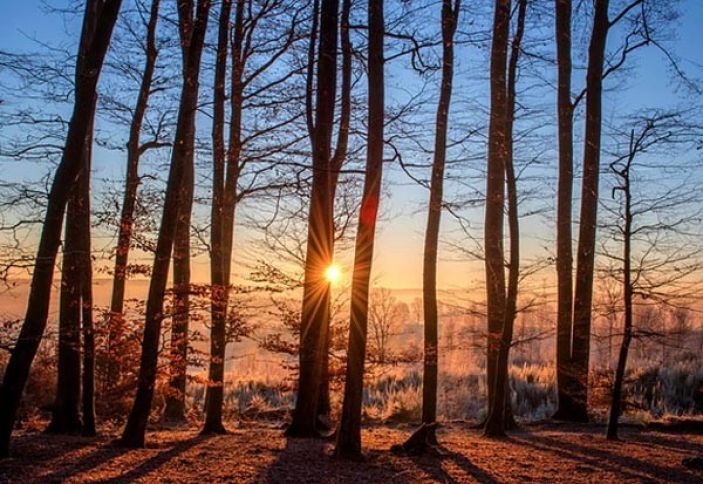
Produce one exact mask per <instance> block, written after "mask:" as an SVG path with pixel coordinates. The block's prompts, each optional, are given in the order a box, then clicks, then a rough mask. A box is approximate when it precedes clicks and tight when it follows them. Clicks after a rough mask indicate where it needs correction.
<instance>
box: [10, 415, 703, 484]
mask: <svg viewBox="0 0 703 484" xmlns="http://www.w3.org/2000/svg"><path fill="white" fill-rule="evenodd" d="M411 430H412V429H411V428H409V427H402V428H399V427H386V426H376V427H370V428H367V429H366V430H364V432H363V446H364V449H365V451H366V454H365V460H364V461H363V462H346V461H339V460H336V459H334V458H333V457H332V456H331V453H332V448H333V444H332V443H331V442H323V441H315V440H300V439H286V438H285V437H284V436H283V434H282V432H281V430H280V429H275V428H271V427H266V426H263V425H261V424H247V425H245V426H241V427H239V428H237V429H234V430H233V432H232V433H231V434H229V435H220V436H211V437H204V436H200V435H198V433H197V431H196V430H177V431H174V430H172V431H163V430H162V431H153V432H149V433H148V434H147V439H148V443H147V447H146V448H145V449H140V450H125V449H121V448H119V447H116V446H114V445H113V443H112V442H113V439H114V437H115V436H114V435H110V434H103V435H102V436H100V437H97V438H86V437H61V436H53V435H45V434H41V433H22V432H18V433H17V434H16V436H15V438H14V440H13V451H12V455H13V457H11V458H9V459H5V460H2V461H0V481H1V482H57V481H69V482H70V481H73V482H77V481H91V480H95V481H102V482H104V481H115V482H131V481H141V482H149V481H161V482H182V481H191V482H193V481H195V482H217V481H230V482H306V483H307V482H376V483H378V482H421V481H422V482H428V481H438V482H528V481H539V482H544V481H550V482H570V483H573V482H599V483H603V482H623V481H627V482H672V481H673V482H702V481H703V472H701V471H694V470H690V469H688V468H686V467H685V466H684V465H683V464H682V460H683V459H684V458H687V457H700V456H703V435H701V434H700V432H698V433H695V434H694V433H692V430H693V429H687V428H686V427H685V426H684V427H683V428H678V429H666V428H665V429H657V430H652V429H650V430H647V429H641V428H634V427H628V428H625V429H623V430H622V432H621V433H622V440H621V441H620V442H607V441H606V440H605V438H604V437H603V427H602V426H597V425H578V426H575V425H570V424H569V425H566V424H555V423H545V424H533V425H525V426H523V427H522V428H521V429H520V430H518V431H516V432H513V433H511V435H510V437H509V438H507V439H504V440H489V439H487V438H484V437H483V436H482V435H481V433H480V431H479V430H475V429H472V428H471V427H470V426H469V425H467V424H447V425H445V426H443V427H442V428H441V429H440V430H439V432H438V437H439V440H440V442H441V447H440V448H439V453H438V454H437V455H432V456H429V455H428V456H423V457H413V456H406V455H396V454H394V453H392V452H391V451H390V450H389V448H390V446H391V445H393V444H397V443H401V442H403V441H404V439H405V438H407V436H408V435H409V433H410V431H411Z"/></svg>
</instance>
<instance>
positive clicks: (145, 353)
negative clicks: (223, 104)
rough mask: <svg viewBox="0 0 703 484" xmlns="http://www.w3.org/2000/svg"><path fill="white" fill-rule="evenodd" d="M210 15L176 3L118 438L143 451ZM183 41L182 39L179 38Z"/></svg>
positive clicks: (205, 7)
mask: <svg viewBox="0 0 703 484" xmlns="http://www.w3.org/2000/svg"><path fill="white" fill-rule="evenodd" d="M209 10H210V0H199V1H198V5H197V14H196V18H195V21H194V22H193V21H192V16H193V2H192V1H189V0H182V1H180V2H179V3H178V11H179V26H180V28H181V29H182V30H186V31H187V32H186V36H187V37H188V38H189V42H188V49H187V55H186V56H184V57H185V58H186V60H187V62H186V63H185V68H184V79H183V87H182V90H181V101H180V105H179V108H178V121H177V125H176V136H175V144H174V148H173V151H172V153H171V169H170V171H169V177H168V183H167V186H166V199H165V201H164V209H163V214H162V218H161V227H160V229H159V238H158V241H157V245H156V255H155V258H154V264H153V268H152V276H151V281H150V283H149V295H148V299H147V307H146V318H145V319H146V321H145V326H144V337H143V339H142V356H141V363H140V367H139V380H138V387H137V395H136V398H135V400H134V404H133V406H132V411H131V412H130V415H129V419H128V420H127V425H126V427H125V429H124V432H123V434H122V439H121V444H122V445H124V446H127V447H143V446H144V433H145V431H146V425H147V421H148V419H149V413H150V410H151V401H152V398H153V395H154V385H155V383H156V370H157V362H158V356H159V354H158V351H159V339H160V336H161V322H162V320H163V302H164V294H165V292H166V283H167V281H168V272H169V265H170V260H171V251H172V249H173V244H174V239H175V232H176V224H177V220H178V217H179V214H180V213H181V206H182V203H181V202H182V197H183V196H184V193H183V192H184V191H183V190H182V185H183V183H184V182H186V181H187V176H188V174H187V173H188V169H189V167H188V164H189V161H190V160H191V159H192V158H191V156H192V150H193V139H192V134H193V133H194V131H195V130H194V126H195V113H196V109H197V104H198V85H199V74H200V60H201V56H202V51H203V44H204V40H205V32H206V30H207V21H208V13H209ZM186 36H182V38H185V37H186Z"/></svg>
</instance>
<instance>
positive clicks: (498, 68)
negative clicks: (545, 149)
mask: <svg viewBox="0 0 703 484" xmlns="http://www.w3.org/2000/svg"><path fill="white" fill-rule="evenodd" d="M509 32H510V0H496V7H495V16H494V19H493V45H492V48H491V117H490V124H489V133H488V167H487V177H486V212H485V225H484V231H485V236H484V247H485V254H486V256H485V257H486V262H485V264H486V295H487V306H488V364H487V377H488V388H489V398H488V403H489V410H488V419H487V420H486V425H485V428H484V432H485V434H486V435H488V436H496V435H503V434H504V433H505V431H504V416H505V387H506V373H507V351H508V349H509V345H510V341H509V340H508V342H507V345H506V335H507V332H508V330H509V329H510V330H511V329H512V325H507V324H506V321H507V320H506V313H507V311H506V294H505V270H504V262H503V261H504V255H503V210H504V204H505V166H506V162H507V159H508V149H509V146H508V142H509V137H510V134H509V133H508V122H507V121H508V100H507V92H506V85H507V84H506V63H507V56H508V36H509ZM510 336H512V334H510ZM504 354H505V356H506V358H505V365H503V356H504ZM504 367H505V368H504ZM491 388H492V392H491ZM491 393H492V394H491Z"/></svg>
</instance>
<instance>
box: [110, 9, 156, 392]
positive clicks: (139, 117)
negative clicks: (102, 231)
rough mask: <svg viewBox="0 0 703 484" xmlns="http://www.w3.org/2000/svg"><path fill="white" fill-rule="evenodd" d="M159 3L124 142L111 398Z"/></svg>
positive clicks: (149, 29)
mask: <svg viewBox="0 0 703 484" xmlns="http://www.w3.org/2000/svg"><path fill="white" fill-rule="evenodd" d="M159 3H160V0H152V3H151V10H150V13H149V23H148V24H147V34H146V62H145V64H144V71H143V72H142V80H141V84H140V86H139V94H138V95H137V103H136V105H135V107H134V114H133V116H132V122H131V124H130V127H129V139H128V140H127V174H126V176H125V191H124V198H123V200H122V212H121V214H120V227H119V234H118V236H117V251H116V254H115V268H114V272H113V279H112V297H111V299H110V320H109V324H108V336H107V349H108V355H109V360H108V368H107V382H106V387H107V393H108V395H112V394H113V393H114V391H115V386H116V384H117V381H118V380H119V376H120V374H121V373H122V369H121V368H120V366H119V358H115V357H114V356H115V355H116V350H115V347H116V346H119V343H120V339H121V337H122V331H121V327H122V326H123V323H124V320H123V312H124V299H125V285H126V282H127V263H128V262H129V250H130V244H131V240H132V229H133V226H134V208H135V205H136V202H137V190H138V188H139V159H140V156H141V146H140V134H141V130H142V124H143V122H144V115H145V113H146V110H147V107H148V104H149V96H150V94H151V84H152V81H153V77H154V68H155V66H156V58H157V56H158V51H157V49H156V24H157V21H158V19H159Z"/></svg>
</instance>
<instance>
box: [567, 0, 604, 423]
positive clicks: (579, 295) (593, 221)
mask: <svg viewBox="0 0 703 484" xmlns="http://www.w3.org/2000/svg"><path fill="white" fill-rule="evenodd" d="M608 27H609V23H608V0H595V12H594V19H593V34H592V36H591V44H590V46H589V49H588V71H587V75H586V89H587V94H586V133H585V146H584V155H583V182H582V187H581V217H580V226H579V242H578V251H577V261H576V290H575V292H574V323H573V332H574V333H573V350H572V361H573V372H574V375H575V385H574V393H573V394H572V398H573V400H574V412H573V414H572V415H571V416H572V419H573V420H578V421H587V420H588V372H589V356H590V346H591V345H590V340H591V303H592V300H593V270H594V263H595V252H596V226H597V209H598V181H599V180H598V179H599V169H600V147H601V123H602V120H601V116H602V115H601V112H602V109H601V101H602V91H603V64H604V58H605V44H606V38H607V35H608Z"/></svg>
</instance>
